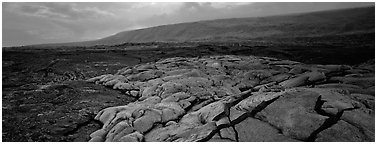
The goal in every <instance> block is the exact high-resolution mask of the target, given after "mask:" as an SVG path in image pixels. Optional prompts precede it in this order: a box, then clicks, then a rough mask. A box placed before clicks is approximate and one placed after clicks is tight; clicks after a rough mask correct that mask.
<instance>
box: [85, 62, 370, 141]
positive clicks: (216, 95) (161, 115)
mask: <svg viewBox="0 0 377 144" xmlns="http://www.w3.org/2000/svg"><path fill="white" fill-rule="evenodd" d="M87 81H88V82H93V83H96V84H102V85H105V86H107V87H110V88H113V89H117V90H120V91H122V92H123V93H124V94H125V95H128V96H132V97H136V98H138V100H137V101H135V102H133V103H129V104H126V105H123V106H117V107H109V108H106V109H103V110H102V111H100V112H99V113H98V114H97V116H96V117H95V119H97V120H99V121H101V122H102V123H103V127H102V128H101V129H99V130H97V131H96V132H94V133H92V134H91V135H90V137H91V140H90V141H128V142H138V141H374V140H375V139H374V107H375V106H374V63H372V62H370V63H366V64H362V65H358V66H346V65H306V64H302V63H299V62H294V61H287V60H279V59H274V58H267V57H253V56H250V57H242V56H210V57H203V58H181V57H176V58H168V59H164V60H160V61H158V62H155V63H147V64H143V65H137V66H134V67H126V68H123V69H121V70H119V71H118V72H117V73H116V74H107V75H101V76H98V77H94V78H91V79H89V80H87Z"/></svg>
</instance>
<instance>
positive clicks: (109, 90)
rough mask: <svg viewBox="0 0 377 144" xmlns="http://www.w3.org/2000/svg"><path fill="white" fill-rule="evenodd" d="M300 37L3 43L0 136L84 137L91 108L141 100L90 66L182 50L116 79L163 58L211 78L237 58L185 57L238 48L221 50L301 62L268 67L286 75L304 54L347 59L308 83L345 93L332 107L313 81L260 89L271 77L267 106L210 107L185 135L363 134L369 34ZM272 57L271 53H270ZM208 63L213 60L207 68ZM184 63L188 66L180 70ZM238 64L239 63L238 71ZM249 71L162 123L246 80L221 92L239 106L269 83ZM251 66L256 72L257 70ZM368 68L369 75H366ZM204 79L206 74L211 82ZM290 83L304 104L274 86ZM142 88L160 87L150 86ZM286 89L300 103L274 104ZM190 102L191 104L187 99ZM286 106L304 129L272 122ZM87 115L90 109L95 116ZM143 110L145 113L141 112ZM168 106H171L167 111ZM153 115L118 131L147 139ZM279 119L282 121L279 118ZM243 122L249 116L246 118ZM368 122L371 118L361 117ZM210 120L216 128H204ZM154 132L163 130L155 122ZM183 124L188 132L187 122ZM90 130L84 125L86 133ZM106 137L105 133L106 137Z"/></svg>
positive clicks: (370, 64)
mask: <svg viewBox="0 0 377 144" xmlns="http://www.w3.org/2000/svg"><path fill="white" fill-rule="evenodd" d="M373 35H374V34H373ZM308 39H309V38H308ZM310 39H311V40H312V39H315V40H312V41H315V42H310V40H307V39H305V40H301V39H297V40H295V44H294V45H292V44H290V42H287V41H286V40H281V41H283V42H279V44H276V43H269V42H268V43H267V42H263V41H261V42H257V43H248V42H244V43H175V44H166V43H148V44H124V45H118V46H112V47H108V46H96V47H90V48H82V47H81V48H70V47H65V48H56V49H38V48H36V49H35V48H34V49H29V48H16V49H14V48H13V49H3V55H2V64H3V67H2V68H3V71H2V72H3V75H2V84H3V85H2V88H3V90H2V94H3V97H2V100H3V101H2V118H3V121H2V125H3V127H2V139H3V141H88V140H90V139H91V137H90V136H89V135H90V134H91V133H93V132H95V131H97V130H99V129H101V128H103V127H106V126H107V125H106V124H105V125H103V122H104V119H98V118H99V117H101V115H100V114H99V112H100V111H101V110H103V109H105V108H108V107H114V106H123V105H127V104H128V103H130V102H135V101H136V100H137V99H139V101H141V100H142V99H140V97H143V96H144V95H143V94H142V92H141V89H140V87H134V88H132V89H127V90H119V89H113V86H111V85H114V84H115V83H113V84H111V83H109V84H105V83H104V81H103V82H101V84H102V83H103V84H105V85H108V86H103V85H98V84H95V83H90V82H86V81H85V80H87V79H90V78H93V77H96V76H100V75H104V74H115V73H117V72H119V71H118V70H121V69H123V70H127V69H132V67H133V66H136V67H135V68H136V69H137V68H139V67H140V66H143V64H145V63H150V64H152V65H153V64H154V63H153V62H156V61H159V62H161V61H163V60H162V59H166V58H174V57H187V58H193V61H190V60H191V59H185V58H183V59H182V60H180V59H168V60H171V62H167V63H166V65H164V64H163V65H162V66H168V65H171V67H170V68H169V67H167V69H164V70H163V73H160V74H157V75H158V76H159V77H157V76H156V77H154V76H153V77H148V76H149V75H143V74H140V75H142V76H140V75H139V76H134V78H132V77H129V78H127V79H123V80H122V82H128V81H130V79H131V80H132V79H135V80H133V81H140V82H142V81H144V83H145V84H147V82H146V81H147V80H150V79H158V78H162V77H165V76H168V75H167V74H166V73H167V72H169V71H171V70H170V69H172V68H175V69H176V70H177V72H176V74H174V72H172V73H171V76H173V75H179V74H188V75H189V76H187V75H186V76H185V78H188V77H196V78H198V77H203V78H206V79H210V78H209V77H210V76H214V75H219V78H221V74H222V75H228V76H232V77H234V76H237V75H238V74H237V73H236V72H240V71H239V70H236V69H237V68H236V67H243V66H242V65H238V64H235V65H234V68H233V69H232V68H227V69H225V70H220V71H219V73H218V72H216V71H217V70H216V68H221V67H224V65H223V64H220V65H219V66H221V67H218V66H217V64H214V63H212V66H211V65H208V64H209V63H208V62H207V63H202V66H201V67H200V68H197V67H190V66H193V64H194V63H195V62H198V60H199V59H200V58H204V61H208V60H216V59H218V58H217V57H209V56H214V55H238V56H240V57H238V56H231V57H232V58H233V57H234V58H235V59H237V58H241V59H244V58H246V59H248V58H247V57H243V56H249V55H256V56H269V57H276V58H280V59H290V60H294V61H299V62H302V64H301V63H300V65H305V66H304V68H294V65H290V66H289V67H285V68H286V70H283V71H281V72H280V70H278V71H279V72H280V73H289V71H298V72H294V73H293V74H289V75H288V77H286V79H291V78H295V77H296V76H298V77H299V76H300V75H303V73H305V72H310V71H313V70H307V66H306V64H342V65H349V66H343V67H342V69H341V70H338V71H337V70H335V72H329V73H327V72H328V71H326V70H324V71H321V72H322V73H323V74H324V75H325V81H324V82H323V80H324V79H321V80H322V81H321V83H318V85H322V86H323V85H324V87H340V89H345V88H343V85H341V86H339V85H330V86H329V85H326V84H329V83H330V84H331V83H337V84H338V83H346V84H347V85H346V88H347V89H346V90H345V91H347V92H345V93H342V92H339V91H336V93H337V95H338V94H339V95H347V98H346V100H339V101H340V102H339V105H341V107H337V106H335V108H334V109H331V108H318V107H319V106H321V102H323V104H322V106H323V105H324V104H326V102H327V100H326V98H325V99H323V97H318V95H325V94H323V93H326V92H327V91H326V92H322V91H316V90H312V89H307V87H313V86H314V87H316V86H315V85H313V83H310V84H309V83H304V84H300V85H295V87H296V86H303V87H305V88H299V89H298V90H297V91H298V92H297V91H288V92H287V93H284V92H286V89H288V88H284V87H283V88H281V87H280V88H275V87H276V86H273V85H266V86H267V87H268V88H266V91H270V90H271V87H272V88H273V91H271V92H276V93H278V92H282V93H279V95H274V96H273V97H272V98H271V99H272V100H274V102H273V103H272V104H270V105H269V106H268V107H265V106H263V108H260V109H259V108H258V106H257V105H256V106H257V108H258V109H257V110H254V109H253V107H252V106H251V107H250V106H248V105H246V107H250V108H246V109H247V110H246V111H245V110H244V111H243V113H241V114H240V116H239V117H237V116H236V118H235V119H233V121H235V122H233V121H232V119H231V120H230V121H229V122H228V123H227V122H226V120H223V119H224V116H217V115H216V114H209V115H212V116H215V117H216V116H217V117H216V118H215V119H216V120H214V121H215V123H214V122H213V119H211V120H210V119H200V120H201V121H202V122H201V123H200V125H203V127H200V129H199V130H198V131H203V132H204V133H203V135H200V136H204V137H201V138H203V139H200V138H198V137H200V136H195V138H192V139H191V140H202V141H205V140H224V139H225V140H232V141H237V140H238V141H253V140H254V141H264V140H266V139H263V138H264V136H263V135H271V134H273V135H274V136H276V138H275V137H272V138H271V139H270V141H285V140H289V141H291V140H299V141H315V140H324V141H326V140H331V139H329V137H327V135H330V134H333V133H336V132H338V131H339V130H344V131H347V132H349V133H358V134H359V133H360V135H357V136H356V137H357V138H353V137H344V136H343V135H341V136H338V137H335V138H334V139H335V140H339V141H341V140H343V139H342V138H347V139H345V141H353V140H354V141H371V140H374V137H373V138H371V136H370V135H371V134H370V133H369V132H370V131H372V130H371V129H369V128H370V127H372V128H373V132H374V115H373V116H371V113H373V114H374V42H373V44H372V43H370V42H365V41H364V42H360V39H363V40H367V41H368V40H371V39H372V38H371V36H363V37H356V38H350V40H349V42H354V43H353V44H348V45H347V44H343V43H331V38H327V39H325V40H322V41H326V43H324V42H318V41H320V40H318V38H310ZM352 40H353V41H352ZM296 41H297V42H296ZM300 41H304V42H300ZM334 41H335V40H334ZM284 42H286V43H284ZM125 48H127V49H128V50H125ZM187 60H189V61H190V62H185V61H187ZM220 60H221V58H220ZM256 60H258V61H259V60H262V61H266V63H262V65H261V66H256V67H257V68H266V69H275V68H277V67H275V66H270V65H269V64H270V62H271V60H270V59H266V60H263V58H262V59H259V58H257V59H256ZM368 60H369V61H368ZM227 61H229V60H227ZM236 61H237V60H235V61H232V60H230V62H231V63H233V62H236ZM272 61H275V62H276V61H277V60H272ZM169 63H170V64H169ZM221 63H223V62H221ZM304 63H306V64H304ZM361 63H364V65H360V64H361ZM180 64H182V65H180ZM213 66H214V68H211V67H213ZM264 66H268V67H264ZM310 67H317V65H316V66H312V65H310ZM124 68H125V69H124ZM184 68H186V69H188V70H183V69H184ZM244 68H245V69H244V70H246V71H247V69H249V67H248V66H246V67H244ZM180 69H182V71H179V70H180ZM195 69H198V71H194V70H195ZM253 69H256V68H253ZM292 69H295V70H292ZM300 69H301V70H300ZM302 69H304V70H302ZM323 69H327V68H323ZM150 70H156V68H151V67H149V68H148V67H147V68H145V69H144V70H140V71H139V70H137V71H132V73H129V74H127V73H125V74H122V75H123V76H124V77H128V76H130V75H131V74H133V75H134V74H136V73H137V72H141V73H150ZM153 72H154V71H153ZM190 72H192V73H190ZM211 72H214V73H216V74H212V73H211ZM203 73H204V74H203ZM118 74H120V73H118ZM153 74H156V73H153ZM242 74H244V73H243V72H242ZM250 74H251V73H250ZM190 75H191V76H190ZM251 75H253V74H251ZM251 75H249V76H248V77H247V78H243V77H240V78H238V80H241V81H242V79H244V81H242V82H238V83H237V84H235V85H233V84H232V85H231V86H230V90H224V89H220V90H216V92H215V91H213V92H212V94H215V95H217V96H218V98H216V99H213V98H209V97H198V98H195V99H193V100H192V101H189V100H188V101H187V102H186V104H188V103H190V105H189V106H188V107H186V108H185V109H184V111H178V113H176V111H175V110H173V109H172V110H171V111H169V112H172V113H175V114H176V115H177V117H176V118H172V119H169V120H172V121H173V122H170V124H172V125H171V127H172V126H177V125H179V124H180V120H182V117H184V116H185V115H186V114H188V113H190V112H195V111H198V110H201V109H200V108H201V107H202V106H205V105H207V104H209V103H213V105H215V106H217V103H222V102H223V101H225V100H226V99H225V98H227V97H230V96H233V95H237V94H238V93H240V92H244V93H247V92H248V91H247V90H250V93H247V94H245V95H243V96H241V97H242V98H238V97H235V98H234V99H235V100H233V101H235V102H233V101H232V102H231V105H232V107H234V106H236V105H240V106H239V107H242V105H241V104H242V103H248V102H247V101H246V100H248V99H249V98H246V97H252V96H254V95H256V94H255V93H258V91H260V92H264V91H261V90H260V89H265V88H261V87H259V89H255V87H254V86H259V85H261V84H269V83H271V82H273V81H272V80H271V78H270V80H267V79H263V80H265V81H263V80H262V79H259V78H260V77H259V78H258V81H252V78H251V77H250V76H251ZM267 75H270V74H267ZM275 75H277V73H273V74H272V75H271V76H275ZM143 76H146V78H142V79H143V80H138V79H139V78H140V77H143ZM259 76H262V77H263V75H259ZM361 77H362V78H361ZM364 77H366V78H364ZM272 78H277V77H272ZM372 78H373V80H371V79H372ZM303 79H306V78H303ZM220 81H221V80H220ZM365 81H367V82H368V83H365ZM371 81H373V82H371ZM113 82H114V81H113ZM234 82H235V81H234ZM287 83H288V82H287ZM211 84H214V83H212V82H211ZM279 84H281V83H277V82H275V83H274V85H279ZM283 85H284V84H283ZM288 85H290V83H288ZM316 85H317V84H316ZM109 86H111V87H109ZM204 86H206V85H204ZM207 86H208V85H207ZM213 87H215V88H218V87H217V86H210V87H208V89H207V88H205V87H202V89H203V90H205V91H208V90H209V89H211V88H213ZM144 88H146V87H144ZM301 89H302V90H301ZM350 89H351V90H350ZM143 90H144V89H143ZM372 91H373V93H372ZM177 92H178V91H177ZM186 92H189V91H186ZM291 93H302V95H305V96H306V95H308V97H310V95H313V97H311V98H310V99H311V100H313V101H311V102H312V103H308V104H307V103H306V102H304V101H303V100H300V97H295V96H282V95H293V94H291ZM355 93H356V94H355ZM172 94H173V93H172ZM269 94H270V93H268V94H266V95H268V96H267V97H269ZM271 94H272V93H271ZM280 94H281V95H280ZM150 95H154V96H161V95H159V94H150ZM275 96H276V97H275ZM277 97H278V98H277ZM292 99H293V100H296V99H297V103H295V104H292V105H300V106H302V109H298V110H297V109H293V110H291V109H290V108H286V107H284V108H279V107H281V105H279V102H280V103H285V102H286V101H292ZM330 99H332V98H330ZM335 100H337V99H335ZM242 101H246V102H242ZM252 101H253V100H252ZM257 101H258V100H257ZM260 101H262V102H263V103H270V99H267V100H264V99H262V100H260ZM350 101H351V102H350ZM182 103H184V102H182ZM318 103H319V104H318ZM333 103H336V104H338V102H332V101H331V102H330V104H327V105H326V106H334V105H333ZM197 104H198V105H199V106H195V105H197ZM274 104H275V105H274ZM200 105H201V106H200ZM220 105H222V104H219V106H218V107H221V106H220ZM233 105H234V106H233ZM252 105H253V104H252ZM313 106H314V107H313ZM343 106H344V107H343ZM168 107H169V106H168ZM243 107H245V106H243ZM269 107H271V109H268V108H269ZM274 108H279V109H282V110H286V111H283V112H280V111H276V110H274ZM160 109H161V108H160ZM328 109H330V110H328ZM161 110H163V109H161ZM231 110H232V109H231ZM292 111H293V112H294V111H298V112H297V114H293V115H292V117H291V118H293V119H295V118H297V117H305V118H306V117H307V118H308V120H311V121H310V122H312V121H316V123H315V124H311V123H310V122H308V123H302V124H299V127H306V126H308V127H309V128H307V129H305V131H304V132H303V134H297V133H300V131H301V130H300V129H293V130H291V127H292V125H293V126H294V127H296V125H295V123H283V124H281V123H279V121H276V119H282V118H280V116H284V115H278V114H276V115H275V113H292ZM334 111H335V112H334ZM120 112H121V111H120ZM126 113H127V112H126ZM147 113H150V112H147ZM220 113H222V112H220ZM355 113H356V116H355ZM357 113H360V114H359V115H360V116H359V115H357ZM331 114H332V115H331ZM96 115H97V119H95V117H96ZM145 115H146V116H148V115H147V114H145ZM172 115H173V116H175V115H174V114H172ZM223 115H224V114H223ZM139 117H140V118H142V117H143V116H142V115H140V116H138V117H137V118H139ZM134 118H135V117H134ZM356 118H363V119H361V120H359V121H357V120H355V119H356ZM144 119H145V118H144ZM371 119H373V121H371ZM297 120H300V119H297ZM161 121H162V120H161V119H158V120H156V121H155V122H144V121H143V120H139V122H140V123H142V125H143V127H138V128H135V129H136V131H141V132H140V134H142V135H143V138H142V139H138V137H139V136H140V135H139V134H137V133H133V135H132V136H131V137H129V136H128V137H127V138H128V139H130V138H131V140H135V137H137V138H136V140H144V141H147V140H150V139H149V138H151V140H156V139H154V138H156V136H155V135H153V133H152V132H153V130H155V131H157V132H160V131H159V130H158V128H160V129H163V128H164V127H167V123H168V122H167V120H165V121H164V122H161ZM293 121H294V120H293ZM355 121H356V122H355ZM118 122H119V121H117V122H115V123H114V124H113V126H114V125H115V124H118ZM287 122H289V121H288V120H287ZM144 123H145V124H144ZM151 123H152V124H151ZM175 123H178V124H175ZM219 123H220V124H222V126H220V127H224V129H222V130H220V129H219V128H220V127H219ZM236 123H237V124H236ZM249 123H259V124H258V125H252V124H249ZM214 124H216V125H214ZM289 124H291V127H289V126H287V125H289ZM372 124H373V126H371V125H372ZM150 125H152V127H153V130H151V129H152V127H147V128H144V126H150ZM263 125H264V126H265V128H266V129H265V131H266V132H264V133H261V132H258V131H253V133H258V134H260V135H258V136H257V137H255V138H248V137H247V136H246V137H245V136H242V132H241V131H247V129H259V127H262V126H263ZM365 127H366V128H365ZM122 128H124V127H122ZM238 128H241V129H238ZM242 128H243V129H242ZM110 129H111V128H108V129H107V130H110ZM140 129H144V130H140ZM212 130H213V131H215V132H216V133H215V132H212ZM225 130H226V131H228V132H224V133H228V134H220V135H221V136H220V135H219V132H218V131H225ZM120 131H121V130H118V132H120ZM132 131H134V130H132ZM207 132H208V133H207ZM155 133H156V132H155ZM161 133H162V134H163V132H161ZM187 133H190V132H188V131H187ZM187 133H185V134H181V136H176V137H174V138H170V139H168V140H187V138H184V137H185V136H188V135H190V134H187ZM220 133H223V132H220ZM232 133H233V134H232ZM235 133H236V134H235ZM116 134H118V133H116ZM206 134H210V135H211V136H210V137H208V135H206ZM113 135H114V134H113ZM125 135H127V134H126V133H123V134H121V135H119V136H118V137H120V136H125ZM147 135H148V136H147ZM223 135H227V137H226V138H224V136H223ZM373 136H374V133H373ZM94 137H95V136H94ZM94 137H93V135H92V138H94ZM158 137H160V136H158ZM147 138H148V139H147ZM179 138H181V139H179ZM245 138H246V139H245ZM92 140H93V139H92ZM97 140H105V139H104V138H103V137H101V139H99V138H97ZM109 140H114V139H113V138H112V139H110V138H109ZM165 140H167V139H165ZM266 141H267V140H266Z"/></svg>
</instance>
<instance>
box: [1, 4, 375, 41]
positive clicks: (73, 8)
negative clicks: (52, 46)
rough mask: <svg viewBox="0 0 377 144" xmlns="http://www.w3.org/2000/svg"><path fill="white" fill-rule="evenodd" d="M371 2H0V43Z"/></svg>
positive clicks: (88, 36)
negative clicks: (0, 20) (0, 21)
mask: <svg viewBox="0 0 377 144" xmlns="http://www.w3.org/2000/svg"><path fill="white" fill-rule="evenodd" d="M362 6H374V3H307V2H306V3H246V2H243V3H216V2H215V3H160V2H159V3H130V2H127V3H104V2H102V3H87V2H85V3H68V2H66V3H57V2H54V3H46V2H45V3H30V2H28V3H19V2H5V3H2V26H3V27H2V45H3V46H17V45H30V44H41V43H60V42H74V41H85V40H94V39H99V38H103V37H106V36H110V35H113V34H115V33H118V32H121V31H125V30H133V29H140V28H146V27H152V26H157V25H165V24H172V23H182V22H192V21H199V20H210V19H220V18H236V17H256V16H267V15H276V14H286V13H299V12H309V11H320V10H329V9H340V8H350V7H362Z"/></svg>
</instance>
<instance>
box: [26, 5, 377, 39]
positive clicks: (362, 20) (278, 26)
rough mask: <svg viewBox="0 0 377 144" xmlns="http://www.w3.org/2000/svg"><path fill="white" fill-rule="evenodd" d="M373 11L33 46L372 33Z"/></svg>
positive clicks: (165, 28)
mask: <svg viewBox="0 0 377 144" xmlns="http://www.w3.org/2000/svg"><path fill="white" fill-rule="evenodd" d="M374 9H375V8H374V7H363V8H352V9H341V10H330V11H320V12H311V13H302V14H290V15H279V16H267V17H252V18H232V19H218V20H207V21H199V22H190V23H180V24H171V25H162V26H156V27H151V28H145V29H138V30H132V31H123V32H119V33H117V34H115V35H112V36H109V37H105V38H102V39H99V40H93V41H84V42H73V43H56V44H41V45H33V46H94V45H116V44H122V43H126V42H134V43H138V42H155V41H159V42H185V41H229V40H238V41H242V40H253V39H261V38H290V37H311V36H313V37H316V36H324V35H341V34H352V33H374V30H375V24H374V17H375V16H374V15H375V12H374V11H375V10H374Z"/></svg>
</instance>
